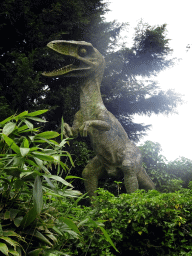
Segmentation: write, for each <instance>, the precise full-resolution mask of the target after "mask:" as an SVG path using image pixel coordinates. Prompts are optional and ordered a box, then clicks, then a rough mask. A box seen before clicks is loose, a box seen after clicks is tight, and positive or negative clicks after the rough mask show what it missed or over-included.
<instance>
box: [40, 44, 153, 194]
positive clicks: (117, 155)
mask: <svg viewBox="0 0 192 256" xmlns="http://www.w3.org/2000/svg"><path fill="white" fill-rule="evenodd" d="M48 47H49V48H51V49H53V50H55V51H57V52H59V53H61V54H63V55H65V56H71V57H72V64H70V65H68V66H67V67H64V68H63V69H60V70H55V71H52V72H44V73H43V75H45V76H58V75H65V76H75V77H77V79H78V81H79V84H80V88H81V92H80V110H79V111H78V112H77V113H76V115H75V118H74V122H73V125H72V127H70V126H69V125H68V124H67V123H65V135H66V137H76V136H78V134H80V135H81V136H87V135H88V136H89V137H90V139H91V143H92V147H93V150H94V152H95V154H96V156H95V157H94V158H93V159H92V160H90V161H89V163H88V164H87V166H86V167H85V169H84V170H83V173H82V176H83V178H84V179H85V188H86V191H87V192H88V195H89V196H90V197H92V196H95V195H96V194H95V193H94V191H95V190H96V189H97V187H98V180H99V178H100V177H101V176H102V175H103V174H105V173H106V172H107V173H108V174H109V175H117V174H118V173H120V172H122V173H123V175H124V184H125V188H126V191H127V193H132V192H134V191H135V190H137V189H138V188H144V189H146V190H149V189H155V185H154V183H153V182H152V181H151V179H150V178H149V176H148V175H147V173H146V171H145V170H144V169H143V167H142V156H141V152H140V150H139V149H138V148H137V147H136V146H135V144H134V143H133V142H132V141H130V139H129V138H128V136H127V133H126V132H125V130H124V129H123V127H122V125H121V124H120V122H119V121H118V120H117V119H116V118H115V116H114V115H113V114H112V113H110V112H109V111H108V110H107V109H106V107H105V105H104V104H103V100H102V98H101V93H100V84H101V80H102V77H103V72H104V68H105V60H104V58H103V56H102V55H101V54H100V53H99V52H98V51H97V49H95V48H93V46H92V45H91V44H90V43H86V42H82V41H78V42H77V41H64V40H62V41H61V40H59V41H52V42H50V43H49V44H48ZM75 59H76V60H77V61H74V60H75Z"/></svg>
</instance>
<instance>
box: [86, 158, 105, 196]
mask: <svg viewBox="0 0 192 256" xmlns="http://www.w3.org/2000/svg"><path fill="white" fill-rule="evenodd" d="M103 172H104V167H103V163H102V161H101V160H100V159H99V157H98V156H95V157H94V158H93V159H92V160H91V161H89V163H88V164H87V166H86V167H85V169H84V170H83V173H82V177H83V178H84V179H85V180H84V184H85V189H86V191H87V192H88V195H89V196H90V197H92V196H96V194H95V193H94V192H95V190H96V189H97V187H98V180H99V177H100V176H101V174H102V173H103Z"/></svg>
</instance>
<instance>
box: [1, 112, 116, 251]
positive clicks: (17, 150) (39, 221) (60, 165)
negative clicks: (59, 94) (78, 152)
mask: <svg viewBox="0 0 192 256" xmlns="http://www.w3.org/2000/svg"><path fill="white" fill-rule="evenodd" d="M46 111H47V110H39V111H35V112H32V113H28V111H24V112H23V113H21V114H19V115H17V116H11V117H9V118H7V119H5V120H4V121H2V122H0V160H1V161H0V202H1V204H0V252H1V253H2V254H3V255H16V256H21V255H31V256H36V255H38V256H39V255H45V256H58V255H71V253H73V255H74V253H75V251H74V252H73V251H72V249H71V248H73V243H74V241H76V243H79V244H82V245H83V246H84V247H85V248H87V247H86V241H85V240H84V238H83V236H82V234H81V233H80V231H79V228H81V229H82V228H83V229H85V230H89V229H91V230H95V229H98V228H99V229H100V230H101V231H102V233H101V236H104V237H105V239H106V240H107V241H108V242H109V244H110V245H111V246H113V247H114V244H113V243H112V241H111V240H110V238H109V236H108V234H107V233H106V231H105V230H104V228H103V226H104V225H103V224H102V222H95V221H93V220H92V219H91V218H87V216H85V215H84V214H82V211H83V209H82V208H81V207H80V206H77V204H78V202H79V201H80V200H81V198H82V196H81V197H79V196H80V195H81V193H80V192H79V191H76V190H73V186H72V185H71V183H69V182H67V181H66V179H74V178H77V177H74V176H67V177H66V178H65V180H64V179H63V178H61V177H60V176H59V175H62V174H63V171H65V170H67V169H68V167H67V166H66V164H65V163H64V162H62V161H61V157H62V159H64V160H67V159H69V160H70V163H71V164H72V165H73V161H72V159H71V155H70V154H69V153H68V152H66V151H63V147H64V145H65V144H66V143H67V140H66V139H63V135H62V133H61V142H60V143H59V142H58V141H55V140H54V139H55V138H57V139H58V137H59V133H57V132H54V131H46V132H40V129H39V128H34V125H33V123H32V122H34V121H35V122H37V123H38V124H39V123H44V122H46V121H45V120H44V119H41V118H39V117H37V116H38V115H41V114H43V113H45V112H46ZM62 127H63V122H62V125H61V130H63V129H62ZM53 166H54V170H56V172H57V175H52V174H51V173H50V170H51V169H52V167H53ZM89 211H90V209H89ZM114 248H115V247H114Z"/></svg>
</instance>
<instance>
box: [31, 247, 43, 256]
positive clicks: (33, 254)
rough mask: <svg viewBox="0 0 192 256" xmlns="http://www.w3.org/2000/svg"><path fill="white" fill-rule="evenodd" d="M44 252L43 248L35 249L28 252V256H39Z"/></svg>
mask: <svg viewBox="0 0 192 256" xmlns="http://www.w3.org/2000/svg"><path fill="white" fill-rule="evenodd" d="M42 252H43V249H42V248H38V249H35V250H33V251H30V252H28V255H29V256H39V255H40V253H42Z"/></svg>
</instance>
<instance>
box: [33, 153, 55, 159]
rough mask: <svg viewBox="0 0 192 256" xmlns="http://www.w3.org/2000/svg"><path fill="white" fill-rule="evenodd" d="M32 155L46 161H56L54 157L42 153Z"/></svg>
mask: <svg viewBox="0 0 192 256" xmlns="http://www.w3.org/2000/svg"><path fill="white" fill-rule="evenodd" d="M32 154H34V155H35V156H36V157H37V158H39V159H41V160H44V161H54V158H53V157H52V156H50V155H47V154H44V153H41V152H37V151H33V152H32Z"/></svg>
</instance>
